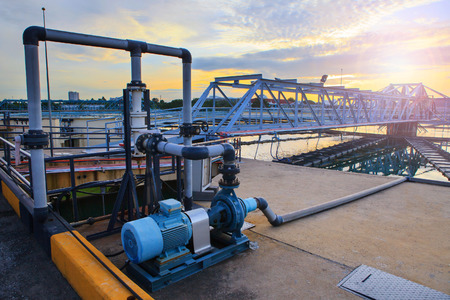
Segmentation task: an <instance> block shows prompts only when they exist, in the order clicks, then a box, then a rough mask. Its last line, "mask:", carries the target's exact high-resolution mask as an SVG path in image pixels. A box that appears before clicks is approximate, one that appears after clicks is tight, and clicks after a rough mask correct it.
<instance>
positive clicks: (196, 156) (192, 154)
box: [157, 142, 234, 160]
mask: <svg viewBox="0 0 450 300" xmlns="http://www.w3.org/2000/svg"><path fill="white" fill-rule="evenodd" d="M226 145H227V146H226ZM157 149H158V152H160V153H167V154H171V155H176V156H182V157H184V158H186V159H192V160H200V159H205V158H208V157H214V156H220V155H224V156H225V155H226V152H229V151H233V155H234V148H233V146H231V145H230V144H220V145H212V146H202V147H195V146H183V145H178V144H174V143H168V142H159V143H158V145H157Z"/></svg>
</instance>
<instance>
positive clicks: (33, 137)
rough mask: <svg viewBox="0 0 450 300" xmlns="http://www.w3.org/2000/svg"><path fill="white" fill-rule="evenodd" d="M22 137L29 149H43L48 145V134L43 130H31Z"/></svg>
mask: <svg viewBox="0 0 450 300" xmlns="http://www.w3.org/2000/svg"><path fill="white" fill-rule="evenodd" d="M22 137H23V143H22V144H23V145H24V146H26V147H27V148H28V149H43V148H45V147H47V145H48V140H49V139H48V134H47V133H45V132H44V131H42V130H29V131H28V132H27V133H24V134H23V135H22Z"/></svg>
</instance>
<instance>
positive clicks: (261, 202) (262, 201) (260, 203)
mask: <svg viewBox="0 0 450 300" xmlns="http://www.w3.org/2000/svg"><path fill="white" fill-rule="evenodd" d="M255 199H256V202H257V204H258V208H259V209H260V210H265V209H266V208H267V207H268V206H269V203H267V200H266V199H264V198H255Z"/></svg>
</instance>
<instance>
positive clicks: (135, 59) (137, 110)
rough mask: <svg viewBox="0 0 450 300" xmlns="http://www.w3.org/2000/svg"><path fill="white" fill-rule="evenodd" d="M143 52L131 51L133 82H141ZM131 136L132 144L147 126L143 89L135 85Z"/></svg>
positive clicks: (132, 92) (132, 99)
mask: <svg viewBox="0 0 450 300" xmlns="http://www.w3.org/2000/svg"><path fill="white" fill-rule="evenodd" d="M141 78H142V75H141V52H131V84H133V83H139V84H140V83H141V80H142V79H141ZM131 105H132V112H131V124H130V125H131V130H132V134H131V138H132V141H133V142H132V144H133V145H134V141H135V140H136V139H137V138H138V136H139V131H140V130H142V129H145V128H146V125H145V115H146V114H142V109H141V106H142V89H141V88H138V87H133V89H132V91H131ZM135 152H136V150H135Z"/></svg>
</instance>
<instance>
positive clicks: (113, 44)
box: [23, 26, 192, 63]
mask: <svg viewBox="0 0 450 300" xmlns="http://www.w3.org/2000/svg"><path fill="white" fill-rule="evenodd" d="M39 41H51V42H59V43H67V44H75V45H85V46H92V47H101V48H110V49H118V50H125V51H130V52H133V51H139V52H141V53H152V54H157V55H166V56H173V57H179V58H182V59H183V63H191V62H192V57H191V54H190V52H189V51H188V50H187V49H184V48H174V47H168V46H161V45H155V44H147V43H145V42H141V41H133V40H123V39H115V38H109V37H103V36H97V35H90V34H82V33H76V32H68V31H60V30H54V29H46V28H44V27H39V26H31V27H28V28H27V29H25V31H24V32H23V44H24V45H36V46H37V45H38V44H39Z"/></svg>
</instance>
